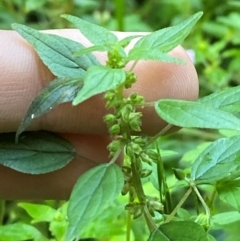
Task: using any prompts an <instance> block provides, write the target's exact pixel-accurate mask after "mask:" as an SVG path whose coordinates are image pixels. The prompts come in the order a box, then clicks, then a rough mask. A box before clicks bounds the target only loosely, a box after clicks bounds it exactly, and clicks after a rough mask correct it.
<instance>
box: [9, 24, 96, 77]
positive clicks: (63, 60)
mask: <svg viewBox="0 0 240 241" xmlns="http://www.w3.org/2000/svg"><path fill="white" fill-rule="evenodd" d="M12 27H13V29H15V30H16V31H17V32H18V33H19V34H20V35H22V37H24V38H25V39H26V40H27V41H28V42H29V43H30V44H31V45H32V46H33V47H34V49H35V50H36V51H37V53H38V55H39V57H40V58H41V59H42V61H43V62H44V63H45V65H46V66H47V67H48V68H49V69H50V70H51V72H52V73H53V74H54V75H55V76H57V77H58V78H76V77H77V78H81V77H83V76H84V75H85V72H86V70H87V69H88V68H89V67H90V66H92V65H98V64H99V63H98V61H97V59H96V58H95V57H94V56H93V55H91V54H87V55H83V56H80V57H76V58H74V57H73V54H74V53H75V52H77V51H78V50H80V49H83V48H84V46H83V45H81V44H80V43H77V42H75V41H73V40H70V39H66V38H63V37H60V36H57V35H53V34H46V33H42V32H39V31H37V30H35V29H32V28H29V27H26V26H24V25H21V24H13V25H12Z"/></svg>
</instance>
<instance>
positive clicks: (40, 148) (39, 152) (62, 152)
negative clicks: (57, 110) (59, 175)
mask: <svg viewBox="0 0 240 241" xmlns="http://www.w3.org/2000/svg"><path fill="white" fill-rule="evenodd" d="M14 137H15V133H2V134H0V164H1V165H4V166H6V167H10V168H12V169H14V170H17V171H20V172H24V173H30V174H42V173H47V172H52V171H55V170H58V169H60V168H62V167H64V166H66V165H67V164H68V163H69V162H70V161H71V160H72V159H73V158H74V157H75V155H76V152H75V149H74V148H73V146H72V145H71V144H70V143H69V142H68V141H67V140H65V139H63V138H61V137H60V136H58V135H56V134H54V133H51V132H45V131H39V132H26V133H24V134H23V135H22V136H21V138H19V143H18V144H16V143H15V140H14Z"/></svg>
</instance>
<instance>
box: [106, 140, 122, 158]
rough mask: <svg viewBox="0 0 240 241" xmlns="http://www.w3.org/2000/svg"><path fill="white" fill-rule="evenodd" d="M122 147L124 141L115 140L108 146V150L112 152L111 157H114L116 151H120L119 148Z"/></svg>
mask: <svg viewBox="0 0 240 241" xmlns="http://www.w3.org/2000/svg"><path fill="white" fill-rule="evenodd" d="M121 146H122V141H121V140H114V141H112V142H111V143H110V144H109V145H108V146H107V149H108V150H109V152H110V156H113V155H114V154H115V153H116V151H118V150H119V148H120V147H121Z"/></svg>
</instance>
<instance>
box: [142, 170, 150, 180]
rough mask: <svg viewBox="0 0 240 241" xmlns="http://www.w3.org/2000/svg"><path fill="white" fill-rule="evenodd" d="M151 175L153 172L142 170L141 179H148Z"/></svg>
mask: <svg viewBox="0 0 240 241" xmlns="http://www.w3.org/2000/svg"><path fill="white" fill-rule="evenodd" d="M151 173H152V170H149V169H142V170H141V173H140V177H141V178H144V177H148V176H150V175H151Z"/></svg>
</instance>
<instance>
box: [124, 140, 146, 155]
mask: <svg viewBox="0 0 240 241" xmlns="http://www.w3.org/2000/svg"><path fill="white" fill-rule="evenodd" d="M127 148H128V149H129V150H131V151H132V152H133V153H135V154H137V155H139V154H140V153H141V152H142V148H141V147H140V146H139V145H138V144H136V143H131V144H129V145H128V146H127Z"/></svg>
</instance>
